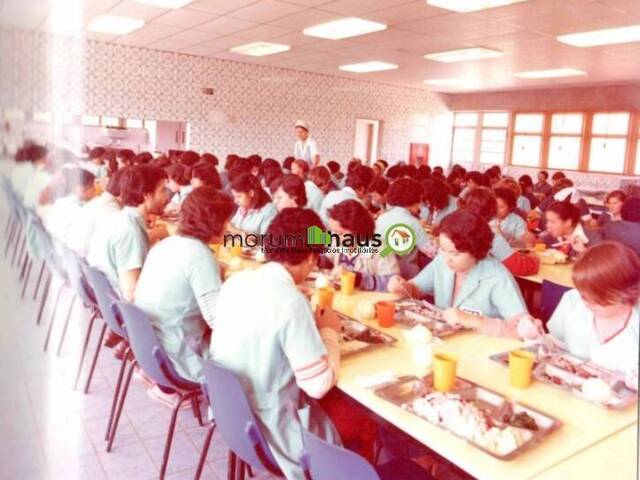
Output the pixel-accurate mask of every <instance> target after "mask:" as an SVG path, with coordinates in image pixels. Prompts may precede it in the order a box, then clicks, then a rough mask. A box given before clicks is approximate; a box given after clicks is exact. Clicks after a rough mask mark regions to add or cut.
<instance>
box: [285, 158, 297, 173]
mask: <svg viewBox="0 0 640 480" xmlns="http://www.w3.org/2000/svg"><path fill="white" fill-rule="evenodd" d="M294 160H295V158H293V157H287V158H285V159H284V161H283V162H282V168H284V169H285V170H291V164H292V163H293V162H294Z"/></svg>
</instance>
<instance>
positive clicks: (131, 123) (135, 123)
mask: <svg viewBox="0 0 640 480" xmlns="http://www.w3.org/2000/svg"><path fill="white" fill-rule="evenodd" d="M127 128H142V120H139V119H137V118H127Z"/></svg>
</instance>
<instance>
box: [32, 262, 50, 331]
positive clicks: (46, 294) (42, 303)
mask: <svg viewBox="0 0 640 480" xmlns="http://www.w3.org/2000/svg"><path fill="white" fill-rule="evenodd" d="M51 277H52V276H51V274H48V277H47V280H46V281H45V283H44V293H43V294H42V300H40V309H39V310H38V318H37V320H36V325H40V320H42V313H43V312H44V306H45V304H46V303H47V299H48V298H49V290H50V289H51ZM34 300H35V298H34Z"/></svg>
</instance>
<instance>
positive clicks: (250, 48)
mask: <svg viewBox="0 0 640 480" xmlns="http://www.w3.org/2000/svg"><path fill="white" fill-rule="evenodd" d="M287 50H291V47H290V46H289V45H282V44H279V43H269V42H253V43H247V44H246V45H240V46H239V47H234V48H232V49H231V50H230V51H231V52H232V53H239V54H240V55H249V56H251V57H264V56H266V55H273V54H274V53H281V52H286V51H287Z"/></svg>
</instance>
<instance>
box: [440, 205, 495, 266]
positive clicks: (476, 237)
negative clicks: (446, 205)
mask: <svg viewBox="0 0 640 480" xmlns="http://www.w3.org/2000/svg"><path fill="white" fill-rule="evenodd" d="M434 233H435V234H436V235H440V234H442V235H445V236H446V237H447V238H449V239H450V240H451V241H452V242H453V244H454V245H455V247H456V250H458V251H459V252H467V253H470V254H471V255H472V256H473V257H474V258H475V259H477V260H482V259H483V258H485V257H486V256H487V255H488V254H489V251H490V250H491V246H492V244H493V232H492V231H491V228H490V227H489V224H488V223H487V222H486V221H485V220H484V219H483V218H482V217H480V215H477V214H475V213H473V212H470V211H468V210H456V211H455V212H453V213H452V214H450V215H447V216H446V217H444V218H443V219H442V222H440V224H439V225H438V226H437V227H436V229H435V232H434Z"/></svg>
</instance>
